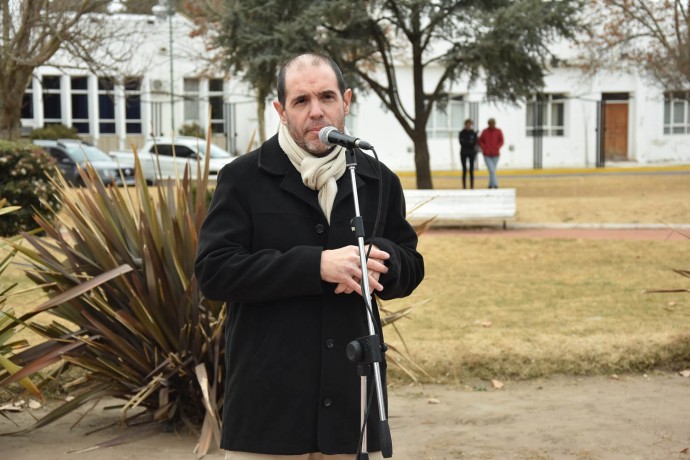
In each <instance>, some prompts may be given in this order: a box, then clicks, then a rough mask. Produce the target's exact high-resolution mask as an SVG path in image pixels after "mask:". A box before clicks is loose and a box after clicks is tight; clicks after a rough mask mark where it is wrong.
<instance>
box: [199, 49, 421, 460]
mask: <svg viewBox="0 0 690 460" xmlns="http://www.w3.org/2000/svg"><path fill="white" fill-rule="evenodd" d="M351 97H352V92H351V90H350V89H346V88H345V82H344V80H343V77H342V74H341V73H340V70H339V69H338V67H337V65H336V64H335V63H334V62H333V61H332V60H331V59H329V58H326V57H323V56H318V55H313V54H307V55H301V56H298V57H296V58H294V59H292V60H291V61H289V62H288V63H287V64H285V65H284V66H283V68H282V69H281V71H280V73H279V76H278V100H277V101H275V102H274V107H275V108H276V110H277V111H278V114H279V115H280V119H281V125H280V128H279V132H278V134H277V135H275V136H273V137H272V138H271V139H269V140H267V141H266V142H265V143H264V144H263V145H261V147H259V148H258V149H257V150H255V151H253V152H251V153H249V154H247V155H244V156H242V157H240V158H238V159H237V160H235V161H233V162H232V163H230V164H229V165H227V166H226V167H224V168H223V169H222V170H221V171H220V174H219V176H218V184H217V188H216V191H215V193H214V195H213V199H212V202H211V205H210V208H209V213H208V216H207V218H206V220H205V222H204V224H203V226H202V229H201V234H200V236H199V250H198V255H197V261H196V266H195V268H196V270H195V271H196V276H197V279H198V282H199V286H200V288H201V291H202V292H203V293H204V295H205V296H207V297H209V298H211V299H216V300H226V301H227V302H228V318H227V323H226V354H225V356H226V366H227V370H226V380H225V400H224V405H223V429H222V431H223V432H222V442H221V447H222V448H223V449H226V450H227V451H229V452H228V454H227V457H226V458H228V459H232V460H244V459H268V458H284V457H282V456H291V457H289V458H290V459H304V460H307V459H308V460H314V459H321V458H333V459H353V458H354V455H353V454H355V452H356V450H357V440H358V435H359V426H360V420H359V419H360V380H359V376H358V375H357V372H356V367H355V365H354V364H353V363H351V362H349V361H348V360H347V358H346V355H345V347H346V345H347V344H348V343H349V342H350V341H352V340H353V339H355V338H357V337H362V336H366V335H369V333H368V329H367V323H366V316H365V315H366V311H365V307H364V301H363V299H362V297H361V288H360V279H361V276H362V270H361V267H360V262H359V260H360V259H359V250H358V247H357V242H356V238H355V236H354V234H353V232H352V230H351V228H350V227H351V226H350V219H351V218H352V217H353V215H354V205H353V201H352V185H351V180H350V177H349V173H347V174H346V173H345V160H344V151H343V149H342V148H341V147H338V146H336V147H332V146H328V145H325V144H323V143H322V142H321V141H320V140H319V139H318V133H319V131H320V130H321V128H323V127H325V126H335V127H336V128H338V130H340V131H341V132H342V131H344V128H345V116H346V115H347V114H348V112H349V109H350V100H351ZM356 156H357V162H358V164H357V170H356V176H357V178H356V181H357V191H358V194H359V201H360V211H361V214H362V217H363V220H364V226H365V231H366V235H367V242H368V243H369V244H372V245H373V247H372V250H371V254H370V258H369V259H368V262H367V267H368V269H369V282H370V288H371V290H372V291H373V292H375V293H376V296H378V297H379V298H381V299H391V298H397V297H404V296H407V295H409V294H410V293H411V292H412V291H413V290H414V289H415V288H416V287H417V285H418V284H419V283H420V282H421V281H422V278H423V276H424V263H423V259H422V256H421V255H420V254H419V253H418V252H417V250H416V246H417V236H416V234H415V232H414V230H413V228H412V227H411V226H410V225H409V224H408V222H407V221H406V220H405V202H404V197H403V193H402V188H401V185H400V181H399V179H398V178H397V176H395V174H393V173H392V172H391V171H390V170H389V169H388V168H386V167H385V166H383V165H381V169H382V177H381V178H379V177H378V174H377V168H376V165H375V162H374V160H373V159H372V158H371V157H369V156H367V155H364V154H363V153H362V152H360V151H358V150H357V151H356ZM380 188H381V189H382V192H383V201H382V212H381V221H380V224H379V231H378V232H377V236H376V237H375V238H373V239H372V237H371V236H372V230H373V227H374V222H375V220H376V210H377V204H378V194H379V189H380ZM379 235H380V236H379ZM368 294H369V295H371V294H372V293H368ZM375 316H376V321H377V322H379V323H380V320H379V318H378V311H375ZM381 368H382V373H383V374H384V375H383V378H384V384H385V362H384V363H383V364H382V365H381ZM370 380H373V379H370ZM376 407H377V405H376V402H375V401H374V403H373V404H372V410H371V414H370V418H369V423H368V425H369V430H368V432H367V434H368V450H369V452H376V451H378V450H380V447H379V440H378V433H377V430H376V429H373V428H375V427H377V423H376V421H377V420H378V419H379V415H378V409H377V408H376ZM276 456H277V457H276ZM292 456H294V457H292ZM331 456H333V457H331ZM370 458H372V459H373V458H376V456H375V455H370Z"/></svg>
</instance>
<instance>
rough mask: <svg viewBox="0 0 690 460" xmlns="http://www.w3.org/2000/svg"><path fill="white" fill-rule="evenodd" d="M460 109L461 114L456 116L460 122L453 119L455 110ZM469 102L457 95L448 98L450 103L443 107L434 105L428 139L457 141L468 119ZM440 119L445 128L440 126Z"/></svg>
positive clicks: (428, 121) (428, 123)
mask: <svg viewBox="0 0 690 460" xmlns="http://www.w3.org/2000/svg"><path fill="white" fill-rule="evenodd" d="M454 107H456V108H459V109H460V112H459V114H456V116H457V117H458V118H460V119H459V120H455V119H454V117H453V113H454V110H453V108H454ZM467 111H468V110H467V101H466V100H465V95H463V94H455V95H451V96H449V97H448V103H447V104H446V105H445V107H443V109H442V108H441V107H439V105H438V103H437V102H434V103H433V107H432V108H431V113H430V114H429V119H428V120H427V123H426V135H427V138H428V139H455V136H456V135H457V133H458V132H459V131H460V130H461V129H462V127H463V126H464V124H465V120H466V119H467V116H466V113H467ZM439 118H442V119H443V120H444V121H445V123H443V124H444V126H439Z"/></svg>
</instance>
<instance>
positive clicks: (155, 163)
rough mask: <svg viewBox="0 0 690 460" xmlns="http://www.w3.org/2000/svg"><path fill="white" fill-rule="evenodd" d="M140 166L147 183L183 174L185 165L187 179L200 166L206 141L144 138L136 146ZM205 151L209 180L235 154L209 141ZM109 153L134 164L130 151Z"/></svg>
mask: <svg viewBox="0 0 690 460" xmlns="http://www.w3.org/2000/svg"><path fill="white" fill-rule="evenodd" d="M137 152H138V154H139V161H140V163H141V169H142V171H143V172H144V177H145V178H146V181H147V182H148V183H149V184H155V183H156V182H158V181H159V180H165V179H170V178H175V177H183V175H184V170H185V167H186V166H189V173H190V177H191V178H196V175H197V162H200V163H201V167H202V168H203V165H204V160H205V157H206V153H207V152H206V140H204V139H201V138H198V137H192V136H175V138H174V142H173V138H171V137H156V138H152V139H149V140H147V141H146V143H145V144H144V145H143V146H142V147H141V148H140V149H137ZM208 154H209V179H211V180H215V179H216V178H217V177H218V172H219V171H220V169H221V168H222V167H223V166H225V165H226V164H228V163H230V162H231V161H232V160H234V159H235V158H236V157H234V156H232V155H231V154H230V153H228V152H227V151H225V150H223V149H222V148H220V147H218V146H217V145H214V144H211V148H210V149H209V151H208ZM109 155H110V156H111V157H112V158H114V159H116V160H118V161H120V162H126V163H128V164H133V163H134V153H132V152H130V151H112V152H109Z"/></svg>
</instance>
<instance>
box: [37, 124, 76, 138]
mask: <svg viewBox="0 0 690 460" xmlns="http://www.w3.org/2000/svg"><path fill="white" fill-rule="evenodd" d="M29 138H30V139H31V140H32V141H33V140H36V139H79V133H78V132H77V129H76V128H70V127H68V126H65V125H48V126H46V127H45V128H38V129H34V130H33V131H32V132H31V134H29Z"/></svg>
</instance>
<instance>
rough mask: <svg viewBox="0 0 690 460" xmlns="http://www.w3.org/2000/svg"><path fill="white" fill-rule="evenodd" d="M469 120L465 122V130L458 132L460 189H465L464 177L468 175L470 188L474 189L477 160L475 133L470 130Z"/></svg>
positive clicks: (470, 121)
mask: <svg viewBox="0 0 690 460" xmlns="http://www.w3.org/2000/svg"><path fill="white" fill-rule="evenodd" d="M473 124H474V123H473V122H472V119H471V118H468V119H467V120H465V128H464V129H463V130H462V131H460V134H459V135H458V138H459V139H460V162H461V163H462V188H467V182H466V179H465V177H466V176H467V173H468V171H469V173H470V188H474V160H475V159H476V158H477V131H475V130H473V129H472V126H473Z"/></svg>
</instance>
